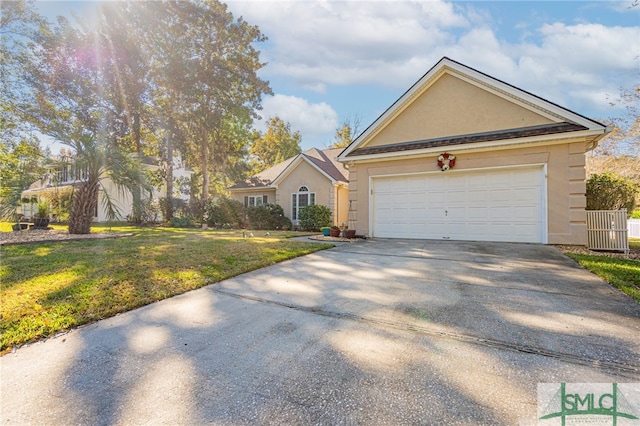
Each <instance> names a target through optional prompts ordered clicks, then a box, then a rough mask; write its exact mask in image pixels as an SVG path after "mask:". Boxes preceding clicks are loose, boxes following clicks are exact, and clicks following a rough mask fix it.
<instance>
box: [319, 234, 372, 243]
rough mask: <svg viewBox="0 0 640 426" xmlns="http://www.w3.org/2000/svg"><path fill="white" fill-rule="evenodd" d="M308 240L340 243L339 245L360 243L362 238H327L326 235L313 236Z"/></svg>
mask: <svg viewBox="0 0 640 426" xmlns="http://www.w3.org/2000/svg"><path fill="white" fill-rule="evenodd" d="M308 238H309V239H310V240H316V241H327V242H338V243H353V242H355V241H360V238H342V237H325V236H324V235H313V236H311V237H308Z"/></svg>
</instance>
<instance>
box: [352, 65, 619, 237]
mask: <svg viewBox="0 0 640 426" xmlns="http://www.w3.org/2000/svg"><path fill="white" fill-rule="evenodd" d="M610 130H611V129H610V128H607V127H605V126H604V125H602V124H601V123H598V122H596V121H594V120H591V119H589V118H586V117H584V116H582V115H580V114H577V113H575V112H572V111H569V110H567V109H565V108H563V107H560V106H558V105H556V104H554V103H551V102H549V101H546V100H544V99H542V98H540V97H538V96H535V95H533V94H531V93H528V92H525V91H523V90H521V89H518V88H517V87H514V86H512V85H510V84H507V83H505V82H503V81H500V80H497V79H495V78H493V77H491V76H489V75H487V74H484V73H482V72H480V71H477V70H475V69H473V68H469V67H467V66H465V65H463V64H461V63H458V62H455V61H453V60H451V59H448V58H443V59H441V60H440V61H439V62H438V63H437V64H436V65H435V66H434V67H433V68H432V69H431V70H429V71H428V72H427V73H426V74H425V75H424V76H423V77H422V78H421V79H420V80H419V81H418V82H417V83H415V84H414V85H413V86H412V87H411V88H410V89H409V90H408V91H407V92H406V93H405V94H404V95H402V96H401V97H400V98H399V99H398V100H397V101H396V102H395V103H394V104H393V105H391V107H389V109H387V110H386V111H385V112H384V113H383V114H382V115H381V116H380V117H378V119H376V120H375V121H374V122H373V124H371V125H370V126H369V127H368V128H367V129H366V130H365V131H364V132H363V133H362V134H361V135H360V136H358V138H356V140H354V141H353V143H352V144H351V145H349V146H348V147H347V148H346V149H345V150H344V151H343V152H342V153H341V154H340V156H339V161H341V162H343V163H344V164H345V165H347V166H348V169H349V191H350V194H349V198H350V200H351V201H352V209H353V210H355V212H353V217H354V218H355V228H356V231H357V232H358V234H364V235H368V236H370V237H383V238H424V239H444V240H449V239H451V240H475V241H513V242H535V243H545V244H582V245H583V244H586V242H587V232H586V213H585V206H586V198H585V189H586V185H585V167H584V166H585V152H587V151H589V150H591V149H593V148H594V147H596V146H597V144H598V141H599V140H600V139H601V138H602V137H603V136H604V135H605V134H606V133H608V132H609V131H610ZM445 153H448V154H450V156H455V164H453V167H451V168H450V169H448V170H446V171H442V168H443V167H441V166H446V165H447V163H448V161H447V158H446V157H447V156H446V155H444V156H442V157H440V156H441V155H442V154H445ZM439 158H440V159H441V163H440V164H438V159H439ZM450 158H451V157H449V159H450ZM444 168H446V167H444Z"/></svg>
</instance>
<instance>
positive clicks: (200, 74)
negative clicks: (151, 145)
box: [149, 0, 271, 201]
mask: <svg viewBox="0 0 640 426" xmlns="http://www.w3.org/2000/svg"><path fill="white" fill-rule="evenodd" d="M162 5H163V6H164V7H163V9H164V10H162V11H161V15H162V16H161V20H160V21H161V22H164V23H166V24H167V25H158V28H162V29H163V31H165V34H167V36H168V37H171V38H172V40H173V43H176V44H177V45H178V46H179V47H180V49H181V50H180V52H179V53H180V57H178V58H175V59H176V61H177V62H173V60H172V61H170V62H171V63H172V67H171V69H172V70H174V71H175V74H174V75H172V76H170V78H171V80H172V81H175V82H178V83H179V84H180V87H178V88H175V90H173V93H172V94H171V95H170V96H171V98H172V99H174V100H178V102H179V108H178V109H176V110H174V111H175V112H177V114H178V117H177V118H178V121H179V122H181V123H182V125H183V134H184V136H185V138H184V141H185V146H184V150H183V155H184V156H185V158H187V159H188V160H191V162H192V163H193V164H194V165H195V164H198V168H199V170H198V171H199V172H200V175H201V177H202V192H201V199H202V200H203V201H204V200H206V199H207V198H208V197H209V194H210V186H211V174H212V171H213V172H216V171H221V170H222V171H224V169H225V165H226V164H225V162H226V159H228V158H229V156H230V155H233V154H235V151H230V150H229V149H228V148H229V147H230V146H234V145H235V143H232V142H230V141H229V140H228V139H227V138H228V137H229V136H230V133H229V132H227V131H226V127H227V124H225V123H238V122H244V121H245V120H246V118H247V117H250V118H251V119H252V118H254V117H255V112H254V111H255V110H256V109H258V108H259V107H260V101H261V98H262V95H263V94H265V93H271V90H270V88H269V85H268V82H266V81H263V80H261V79H260V78H259V77H258V75H257V71H258V70H259V69H260V68H262V67H263V66H264V64H263V63H261V62H260V60H259V59H260V58H259V56H260V55H259V51H257V50H256V49H255V48H254V44H255V43H258V42H263V41H265V40H266V38H265V37H264V35H263V34H262V33H261V32H260V30H259V28H258V27H255V26H251V25H249V24H248V23H247V22H245V21H244V20H243V19H242V18H240V19H237V20H235V19H234V17H233V15H232V14H231V13H230V12H228V11H227V8H226V5H224V4H222V3H220V2H218V1H214V0H196V1H191V2H166V3H162ZM149 7H152V8H157V6H156V5H155V4H153V5H152V6H149ZM170 87H173V86H170ZM244 142H245V143H246V141H244Z"/></svg>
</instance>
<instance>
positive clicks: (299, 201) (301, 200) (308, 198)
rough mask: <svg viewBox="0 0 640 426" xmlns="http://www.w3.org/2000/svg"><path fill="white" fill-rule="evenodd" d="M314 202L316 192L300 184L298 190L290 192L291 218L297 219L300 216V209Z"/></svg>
mask: <svg viewBox="0 0 640 426" xmlns="http://www.w3.org/2000/svg"><path fill="white" fill-rule="evenodd" d="M315 203H316V193H315V192H309V188H307V187H306V186H301V187H300V189H298V192H294V193H293V194H291V220H292V221H297V220H299V218H300V209H302V208H303V207H307V206H311V205H313V204H315Z"/></svg>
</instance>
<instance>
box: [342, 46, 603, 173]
mask: <svg viewBox="0 0 640 426" xmlns="http://www.w3.org/2000/svg"><path fill="white" fill-rule="evenodd" d="M445 74H450V75H452V76H454V77H457V78H460V79H462V80H464V81H466V82H468V83H470V84H473V85H475V86H477V87H480V88H481V89H484V90H486V91H488V92H490V93H493V94H495V95H497V96H499V97H501V98H503V99H506V100H508V101H511V102H513V103H514V104H517V105H520V106H521V107H524V108H526V109H529V110H531V111H534V112H535V113H538V114H540V115H543V116H545V117H547V118H549V119H550V120H551V121H553V123H552V124H547V125H540V126H531V127H523V128H517V129H506V130H499V131H494V132H482V133H474V134H464V135H455V136H451V137H440V138H434V139H424V140H409V141H402V142H398V143H392V144H385V145H377V146H372V147H367V144H368V143H369V142H370V141H371V140H372V139H373V138H374V137H375V136H376V134H378V132H379V131H380V130H381V129H383V128H385V127H386V126H387V125H388V124H389V123H390V122H392V121H393V120H394V119H395V117H396V116H397V114H398V113H399V112H401V111H402V110H404V109H405V108H406V107H407V106H408V105H411V104H412V103H413V102H414V101H415V100H416V99H417V98H418V97H419V96H420V94H421V93H422V92H423V91H424V90H425V88H426V90H428V87H430V86H431V85H432V84H433V83H435V82H436V81H437V80H438V79H439V78H440V77H442V76H443V75H445ZM609 131H610V128H608V127H606V126H604V125H603V124H601V123H599V122H597V121H595V120H592V119H590V118H587V117H585V116H583V115H580V114H578V113H576V112H573V111H571V110H569V109H566V108H563V107H561V106H559V105H557V104H555V103H553V102H550V101H547V100H545V99H543V98H541V97H539V96H536V95H534V94H532V93H529V92H527V91H525V90H522V89H519V88H517V87H515V86H513V85H511V84H508V83H505V82H504V81H502V80H499V79H497V78H494V77H491V76H489V75H488V74H485V73H482V72H480V71H478V70H476V69H474V68H471V67H468V66H466V65H464V64H461V63H460V62H456V61H454V60H452V59H449V58H447V57H443V58H442V59H441V60H440V61H438V63H437V64H436V65H434V66H433V67H432V68H431V69H430V70H429V71H427V73H425V74H424V75H423V76H422V77H421V78H420V79H419V80H418V81H417V82H416V83H415V84H413V86H411V87H410V88H409V89H408V90H407V91H406V92H405V93H404V94H403V95H402V96H401V97H400V98H399V99H398V100H396V101H395V102H394V103H393V104H392V105H391V106H390V107H389V108H387V110H386V111H385V112H383V113H382V114H381V115H380V116H379V117H378V118H377V119H376V120H375V121H374V122H373V123H372V124H371V125H370V126H369V127H367V128H366V129H365V130H364V132H362V133H361V134H360V135H359V136H358V137H357V138H356V139H355V140H354V141H353V142H352V143H351V144H350V145H349V146H348V147H347V148H346V149H345V150H344V151H343V152H342V153H341V154H340V156H339V157H338V160H339V161H349V160H350V159H355V158H363V157H368V156H375V157H378V156H379V155H383V154H390V153H401V152H403V151H413V150H422V151H424V150H426V151H427V152H428V151H429V150H430V149H431V148H433V149H434V150H437V149H438V148H440V147H443V146H455V145H467V144H472V143H476V142H484V143H485V145H489V146H490V145H491V143H492V142H497V141H511V142H509V143H513V142H512V141H513V140H514V139H521V138H531V137H534V136H537V137H544V136H547V137H551V136H550V135H556V134H559V133H572V134H571V136H593V137H594V140H593V143H594V146H595V143H597V140H599V139H600V138H602V137H603V136H604V135H605V134H606V133H608V132H609ZM574 132H576V133H574ZM390 155H394V154H390ZM395 155H399V154H395ZM348 157H349V158H348Z"/></svg>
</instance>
